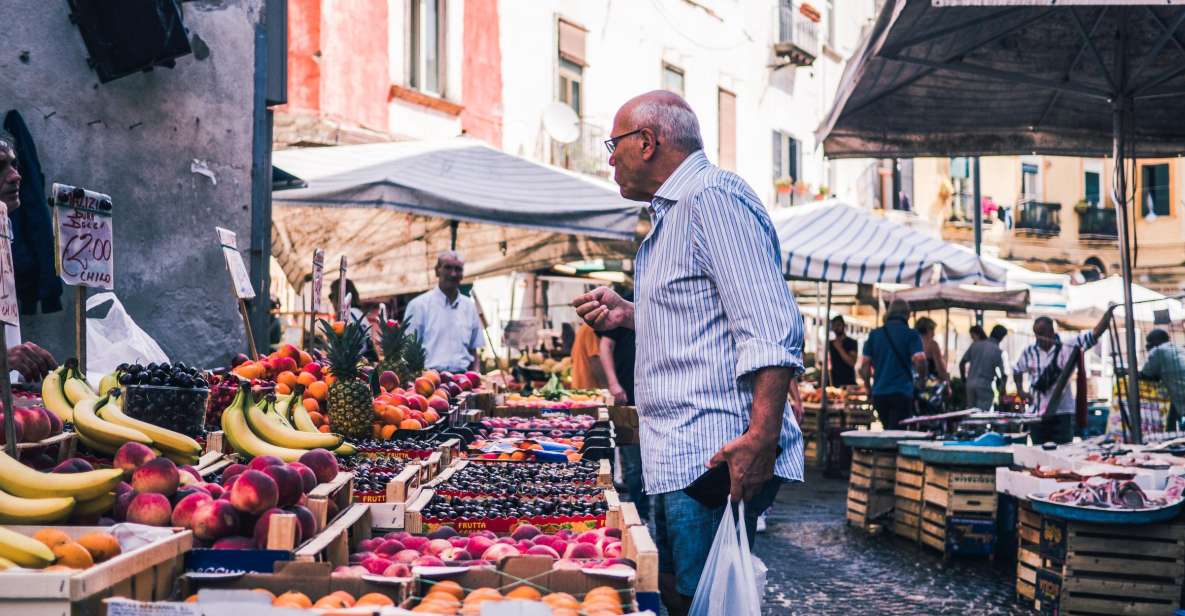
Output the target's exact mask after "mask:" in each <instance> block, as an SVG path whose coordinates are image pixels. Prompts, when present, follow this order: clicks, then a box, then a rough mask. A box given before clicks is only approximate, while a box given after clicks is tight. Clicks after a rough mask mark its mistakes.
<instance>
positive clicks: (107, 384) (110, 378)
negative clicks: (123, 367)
mask: <svg viewBox="0 0 1185 616" xmlns="http://www.w3.org/2000/svg"><path fill="white" fill-rule="evenodd" d="M117 387H119V371H118V370H117V371H115V372H112V373H111V374H108V375H107V376H105V377H103V378H102V379H99V395H101V396H106V395H107V394H109V393H111V390H112V389H115V388H117Z"/></svg>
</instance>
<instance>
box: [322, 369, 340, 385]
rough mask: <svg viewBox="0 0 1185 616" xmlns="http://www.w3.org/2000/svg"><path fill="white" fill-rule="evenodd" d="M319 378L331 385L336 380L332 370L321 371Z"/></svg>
mask: <svg viewBox="0 0 1185 616" xmlns="http://www.w3.org/2000/svg"><path fill="white" fill-rule="evenodd" d="M321 380H322V381H325V384H326V385H333V384H334V383H336V382H337V377H335V376H333V373H332V372H325V371H324V370H322V371H321Z"/></svg>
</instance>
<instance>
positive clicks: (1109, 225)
mask: <svg viewBox="0 0 1185 616" xmlns="http://www.w3.org/2000/svg"><path fill="white" fill-rule="evenodd" d="M1118 238H1119V228H1118V227H1117V226H1116V223H1115V210H1114V209H1112V208H1098V207H1092V208H1087V209H1085V210H1079V211H1078V239H1081V240H1086V241H1101V242H1109V241H1114V240H1116V239H1118Z"/></svg>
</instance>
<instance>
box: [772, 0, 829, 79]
mask: <svg viewBox="0 0 1185 616" xmlns="http://www.w3.org/2000/svg"><path fill="white" fill-rule="evenodd" d="M774 54H775V55H777V56H778V57H779V58H782V59H784V60H786V61H787V62H788V63H789V64H793V65H794V66H810V65H811V64H814V62H815V58H817V57H819V24H817V23H815V22H814V21H812V20H810V19H809V18H807V17H806V16H805V15H803V14H802V13H801V12H799V11H795V9H794V7H793V6H792V3H790V2H781V3H780V6H779V7H778V40H777V41H776V42H775V43H774Z"/></svg>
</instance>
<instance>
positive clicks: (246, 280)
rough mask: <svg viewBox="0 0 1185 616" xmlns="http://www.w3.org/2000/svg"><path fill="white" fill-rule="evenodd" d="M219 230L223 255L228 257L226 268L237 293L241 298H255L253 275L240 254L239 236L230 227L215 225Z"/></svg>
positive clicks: (219, 240)
mask: <svg viewBox="0 0 1185 616" xmlns="http://www.w3.org/2000/svg"><path fill="white" fill-rule="evenodd" d="M215 229H216V230H217V231H218V242H219V243H220V244H222V256H223V258H225V259H226V269H227V270H229V271H230V279H231V281H232V282H233V283H234V285H235V295H237V296H238V298H239V299H254V298H255V288H254V287H252V286H251V276H250V275H249V274H247V266H246V265H245V264H244V263H243V255H241V254H239V246H238V236H237V235H236V234H235V232H234V231H231V230H230V229H223V228H222V227H215Z"/></svg>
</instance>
